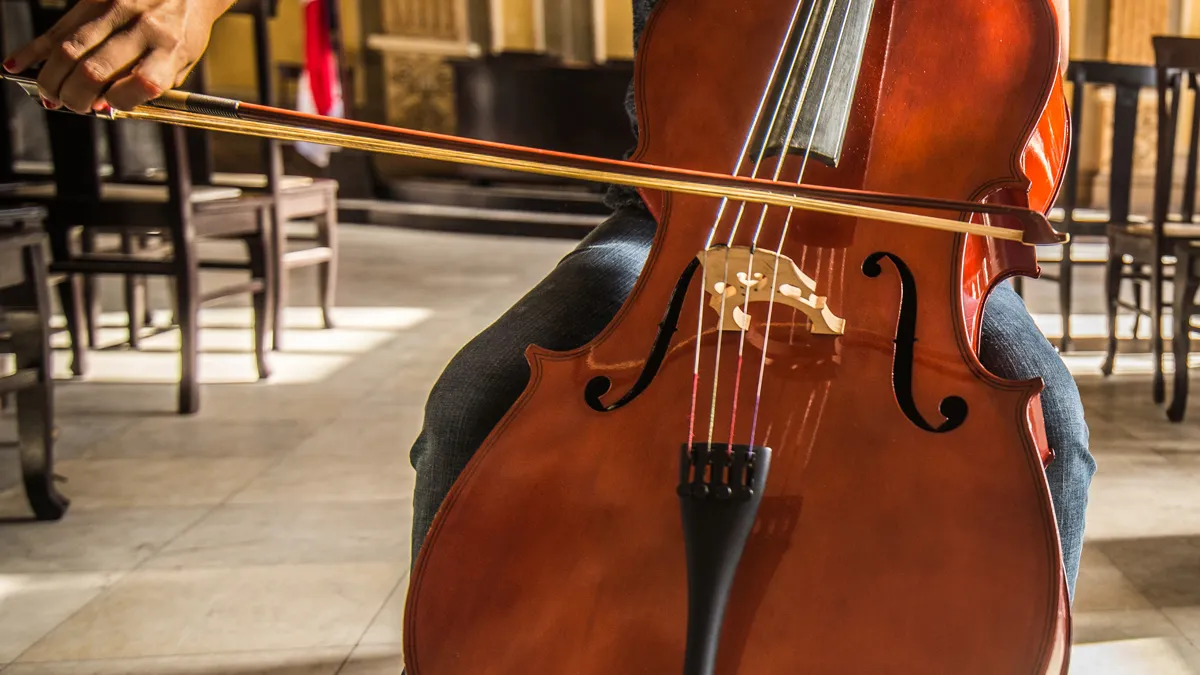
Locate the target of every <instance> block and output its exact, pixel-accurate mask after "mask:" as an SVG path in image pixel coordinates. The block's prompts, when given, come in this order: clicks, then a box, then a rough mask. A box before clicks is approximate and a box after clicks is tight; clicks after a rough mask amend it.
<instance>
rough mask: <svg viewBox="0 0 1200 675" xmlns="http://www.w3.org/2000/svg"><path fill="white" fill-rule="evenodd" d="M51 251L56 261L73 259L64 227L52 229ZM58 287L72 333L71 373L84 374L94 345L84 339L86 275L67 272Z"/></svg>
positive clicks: (69, 330) (69, 333)
mask: <svg viewBox="0 0 1200 675" xmlns="http://www.w3.org/2000/svg"><path fill="white" fill-rule="evenodd" d="M50 250H51V254H52V258H53V259H54V260H59V261H66V260H70V259H71V244H70V242H69V241H68V240H67V234H66V232H64V231H63V230H62V229H61V228H57V227H56V228H52V229H51V230H50ZM57 290H58V301H59V304H60V305H62V311H63V315H64V316H65V317H66V319H67V334H68V335H70V336H71V374H73V375H74V376H75V377H83V376H84V375H85V374H86V373H87V352H88V347H89V346H91V345H94V344H95V343H92V342H86V341H85V339H86V337H87V336H86V332H87V330H86V327H85V325H84V324H85V321H84V293H83V278H82V277H81V275H78V274H68V275H67V278H66V279H65V280H64V281H63V282H62V283H60V284H58V289H57Z"/></svg>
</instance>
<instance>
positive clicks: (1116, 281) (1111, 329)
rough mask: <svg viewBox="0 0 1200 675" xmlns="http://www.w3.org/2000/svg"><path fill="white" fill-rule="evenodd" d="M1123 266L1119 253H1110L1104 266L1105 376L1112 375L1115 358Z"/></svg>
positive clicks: (1101, 370) (1101, 367)
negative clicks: (1106, 328) (1106, 322)
mask: <svg viewBox="0 0 1200 675" xmlns="http://www.w3.org/2000/svg"><path fill="white" fill-rule="evenodd" d="M1110 250H1111V246H1110ZM1124 268H1125V264H1124V263H1123V262H1122V260H1121V255H1120V254H1119V253H1111V254H1110V255H1109V258H1108V263H1107V264H1106V265H1105V266H1104V310H1105V314H1106V315H1107V317H1108V349H1107V350H1106V351H1105V354H1104V363H1103V364H1102V365H1101V366H1100V372H1102V373H1104V374H1105V375H1106V376H1107V375H1112V373H1113V365H1114V364H1115V361H1116V358H1117V300H1118V299H1119V298H1120V295H1121V270H1123V269H1124Z"/></svg>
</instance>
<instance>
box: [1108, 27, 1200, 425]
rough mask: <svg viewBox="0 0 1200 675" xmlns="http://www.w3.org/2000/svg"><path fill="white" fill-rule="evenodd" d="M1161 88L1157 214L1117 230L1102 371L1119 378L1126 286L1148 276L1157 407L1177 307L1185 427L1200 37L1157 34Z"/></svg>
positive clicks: (1198, 233) (1180, 413)
mask: <svg viewBox="0 0 1200 675" xmlns="http://www.w3.org/2000/svg"><path fill="white" fill-rule="evenodd" d="M1154 51H1155V68H1156V70H1157V75H1156V87H1157V89H1158V149H1157V155H1158V161H1157V165H1156V168H1155V177H1154V213H1153V215H1152V218H1151V222H1149V223H1137V224H1131V225H1126V226H1116V225H1113V226H1110V227H1109V264H1108V267H1107V275H1106V281H1107V282H1106V284H1105V285H1106V298H1107V301H1108V303H1107V304H1108V324H1109V340H1108V354H1107V356H1106V358H1105V362H1104V365H1103V367H1102V369H1103V372H1104V373H1105V374H1106V375H1109V374H1111V373H1112V369H1113V361H1114V359H1115V357H1116V351H1117V345H1116V330H1115V326H1116V313H1117V307H1118V305H1119V304H1120V303H1119V302H1118V295H1119V292H1120V287H1121V283H1122V282H1123V281H1125V280H1134V279H1142V280H1147V281H1149V285H1150V308H1149V309H1150V314H1151V328H1152V329H1151V336H1150V344H1151V353H1152V357H1153V360H1154V378H1153V385H1152V395H1153V397H1154V401H1155V402H1156V403H1162V402H1163V401H1164V400H1165V398H1166V391H1165V389H1166V387H1165V378H1164V376H1163V358H1162V354H1163V329H1162V326H1163V322H1162V317H1163V309H1164V308H1165V307H1167V306H1170V307H1171V308H1172V314H1173V326H1174V327H1173V330H1172V334H1173V339H1172V342H1173V350H1172V351H1173V352H1174V359H1175V386H1174V394H1173V398H1172V401H1171V404H1170V406H1169V407H1168V410H1167V416H1168V418H1169V419H1170V420H1171V421H1174V422H1179V421H1182V420H1183V418H1184V414H1185V411H1186V408H1187V394H1188V366H1187V359H1188V353H1189V347H1190V337H1191V332H1192V331H1193V330H1194V329H1193V328H1192V326H1191V320H1192V318H1193V316H1194V315H1195V314H1196V305H1195V294H1196V290H1197V281H1198V278H1197V271H1200V266H1198V265H1197V262H1196V257H1197V256H1198V255H1200V222H1198V221H1197V219H1196V171H1197V165H1198V164H1200V152H1198V150H1200V107H1194V109H1193V112H1192V115H1191V116H1190V118H1188V119H1185V118H1184V116H1183V115H1181V108H1180V103H1181V102H1182V99H1183V97H1184V93H1185V91H1187V90H1191V91H1192V92H1193V93H1194V92H1197V91H1200V80H1198V75H1200V40H1196V39H1191V38H1178V37H1155V38H1154ZM1182 124H1186V125H1187V127H1188V129H1187V130H1186V132H1187V133H1189V137H1188V152H1187V160H1186V170H1185V176H1184V184H1183V191H1182V195H1181V197H1182V200H1181V202H1180V203H1179V204H1178V210H1176V208H1175V207H1174V206H1173V205H1172V201H1173V200H1172V193H1173V192H1174V190H1173V185H1174V177H1175V159H1176V158H1175V148H1176V141H1177V139H1178V138H1179V131H1180V126H1181V125H1182ZM1168 279H1170V280H1171V281H1172V283H1173V286H1174V293H1173V294H1172V295H1173V298H1172V299H1170V300H1166V299H1164V296H1165V285H1166V281H1167V280H1168Z"/></svg>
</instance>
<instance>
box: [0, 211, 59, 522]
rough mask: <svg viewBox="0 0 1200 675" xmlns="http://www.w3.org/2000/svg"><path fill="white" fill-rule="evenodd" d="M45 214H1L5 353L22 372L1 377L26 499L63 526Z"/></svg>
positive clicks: (0, 343)
mask: <svg viewBox="0 0 1200 675" xmlns="http://www.w3.org/2000/svg"><path fill="white" fill-rule="evenodd" d="M45 216H46V212H45V210H44V209H41V208H37V207H27V206H26V207H8V208H3V209H0V352H3V353H8V354H12V355H13V357H15V360H16V370H15V372H13V373H11V374H3V373H0V396H5V395H8V394H12V393H15V394H16V418H17V439H18V440H17V443H18V455H19V457H20V461H21V476H22V478H23V481H24V484H25V497H26V499H27V500H28V502H29V505H30V507H31V508H32V510H33V514H34V517H35V518H37V519H38V520H59V519H60V518H62V516H63V514H64V513H65V512H66V510H67V507H68V505H69V504H70V502H69V500H68V499H67V498H66V497H64V496H63V495H62V494H60V493H59V492H58V489H57V487H56V486H55V475H54V442H55V435H56V434H55V428H54V369H53V367H52V364H53V361H52V351H51V349H50V333H51V330H50V311H51V310H50V287H49V283H48V281H47V271H46V262H47V255H46V254H47V251H46V249H45V241H46V234H45V232H44V231H43V229H42V221H43V219H44V218H45Z"/></svg>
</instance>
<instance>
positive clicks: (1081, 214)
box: [1046, 208, 1150, 225]
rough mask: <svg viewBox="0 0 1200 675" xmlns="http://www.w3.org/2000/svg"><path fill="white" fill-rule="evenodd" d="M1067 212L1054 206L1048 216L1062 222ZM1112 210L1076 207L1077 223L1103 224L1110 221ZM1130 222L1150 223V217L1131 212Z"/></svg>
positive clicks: (1052, 219)
mask: <svg viewBox="0 0 1200 675" xmlns="http://www.w3.org/2000/svg"><path fill="white" fill-rule="evenodd" d="M1066 217H1067V213H1066V211H1065V210H1064V209H1061V208H1053V209H1050V213H1049V214H1047V216H1046V218H1047V220H1049V221H1050V222H1052V223H1061V222H1063V221H1064V220H1066ZM1110 218H1111V212H1110V211H1107V210H1105V209H1075V212H1074V220H1075V222H1077V223H1083V224H1088V225H1101V224H1104V223H1107V222H1109V219H1110ZM1129 222H1131V223H1148V222H1150V219H1149V218H1147V217H1146V216H1140V215H1136V214H1130V216H1129Z"/></svg>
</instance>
